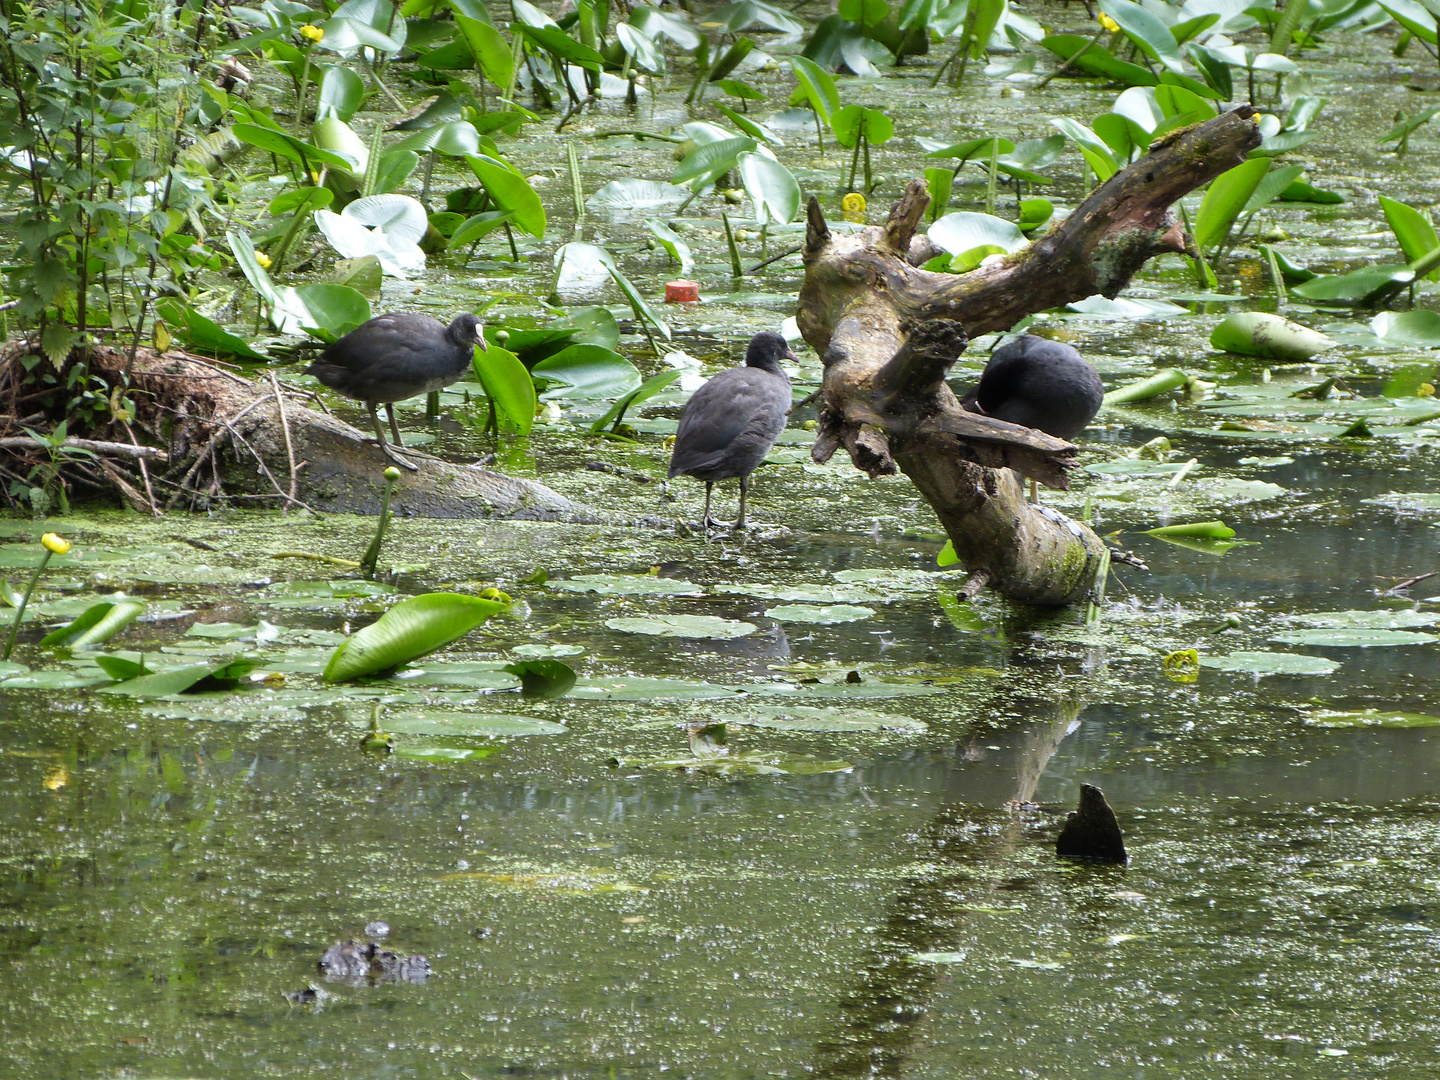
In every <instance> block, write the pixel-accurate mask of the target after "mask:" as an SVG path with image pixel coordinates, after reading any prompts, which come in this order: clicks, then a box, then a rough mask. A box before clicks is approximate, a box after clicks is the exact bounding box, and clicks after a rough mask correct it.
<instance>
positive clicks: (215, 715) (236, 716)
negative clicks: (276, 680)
mask: <svg viewBox="0 0 1440 1080" xmlns="http://www.w3.org/2000/svg"><path fill="white" fill-rule="evenodd" d="M144 711H145V712H146V713H148V714H149V715H151V716H158V717H161V718H163V719H166V720H204V721H213V722H218V723H227V724H262V723H276V722H279V723H293V722H295V721H296V720H303V719H305V714H304V713H303V712H301V711H300V710H299V709H297V708H295V707H293V706H291V705H286V704H282V703H280V702H276V701H272V700H269V696H268V695H267V694H266V693H265V692H264V691H255V692H252V693H242V694H226V695H224V696H220V697H213V698H212V697H199V698H197V700H195V701H179V702H169V701H167V702H165V703H163V704H159V705H147V706H145V709H144Z"/></svg>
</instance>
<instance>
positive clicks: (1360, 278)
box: [1290, 266, 1415, 306]
mask: <svg viewBox="0 0 1440 1080" xmlns="http://www.w3.org/2000/svg"><path fill="white" fill-rule="evenodd" d="M1414 280H1415V271H1414V270H1411V269H1410V267H1408V266H1367V267H1363V268H1362V269H1360V270H1352V271H1350V273H1348V274H1319V275H1317V276H1316V277H1314V278H1312V279H1311V280H1309V281H1306V282H1304V283H1303V284H1301V285H1297V286H1295V287H1294V288H1293V289H1291V290H1290V291H1291V292H1292V293H1293V294H1294V295H1295V296H1298V297H1300V298H1302V299H1304V300H1318V301H1329V302H1331V303H1335V304H1355V305H1362V306H1368V305H1371V304H1376V303H1379V302H1382V301H1384V300H1386V299H1388V298H1389V297H1391V296H1394V295H1396V294H1397V293H1399V292H1401V291H1402V290H1404V289H1405V288H1406V286H1408V285H1409V284H1410V283H1411V282H1412V281H1414Z"/></svg>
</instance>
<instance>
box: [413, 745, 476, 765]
mask: <svg viewBox="0 0 1440 1080" xmlns="http://www.w3.org/2000/svg"><path fill="white" fill-rule="evenodd" d="M500 749H501V748H500V747H498V746H446V745H444V744H440V745H436V744H433V743H398V744H397V745H396V746H395V747H394V748H393V749H392V750H391V753H392V755H393V756H395V757H397V758H405V759H407V760H409V761H428V762H430V763H431V764H434V765H451V764H455V763H457V762H461V761H483V760H484V759H485V758H488V757H490V756H491V755H492V754H497V753H499V752H500Z"/></svg>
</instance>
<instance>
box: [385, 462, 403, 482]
mask: <svg viewBox="0 0 1440 1080" xmlns="http://www.w3.org/2000/svg"><path fill="white" fill-rule="evenodd" d="M385 479H386V480H388V481H390V483H392V484H394V483H397V482H398V481H399V479H400V470H399V469H397V468H396V467H395V466H394V465H391V466H390V467H389V468H388V469H386V470H385Z"/></svg>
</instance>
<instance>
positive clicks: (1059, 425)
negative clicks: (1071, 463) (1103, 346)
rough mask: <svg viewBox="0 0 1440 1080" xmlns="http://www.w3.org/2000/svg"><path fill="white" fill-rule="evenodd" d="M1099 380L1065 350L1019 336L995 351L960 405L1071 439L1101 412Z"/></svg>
mask: <svg viewBox="0 0 1440 1080" xmlns="http://www.w3.org/2000/svg"><path fill="white" fill-rule="evenodd" d="M1104 396H1105V387H1104V386H1103V385H1101V382H1100V376H1099V374H1098V373H1096V371H1095V369H1094V368H1093V367H1091V366H1090V365H1089V364H1088V363H1087V362H1086V361H1085V359H1084V358H1083V357H1082V356H1081V355H1080V354H1079V353H1078V352H1076V351H1075V350H1074V349H1073V348H1071V347H1070V346H1069V345H1066V344H1064V343H1063V342H1059V341H1051V340H1049V339H1048V338H1042V337H1035V336H1034V335H1033V334H1022V335H1020V337H1018V338H1016V339H1015V340H1014V341H1010V342H1007V343H1006V344H1005V345H1003V346H1001V347H1000V348H998V349H996V350H995V352H994V353H993V354H991V357H990V362H989V363H988V364H986V365H985V371H984V372H983V373H982V374H981V376H980V383H979V385H978V386H976V387H975V389H974V390H971V391H970V393H968V394H966V395H965V397H964V398H963V399H962V400H961V402H960V404H961V405H963V406H964V407H965V408H966V409H969V410H970V411H971V412H978V413H984V414H985V415H986V416H993V417H995V418H996V419H997V420H1008V421H1009V422H1010V423H1012V424H1021V425H1023V426H1025V427H1029V428H1036V429H1038V430H1040V431H1043V432H1045V433H1046V434H1047V435H1054V436H1055V437H1056V438H1057V439H1066V440H1069V439H1073V438H1075V436H1076V435H1079V434H1080V432H1082V431H1084V430H1085V427H1086V425H1088V424H1089V423H1090V421H1091V420H1093V419H1095V414H1096V413H1097V412H1099V411H1100V402H1101V400H1102V399H1103V398H1104Z"/></svg>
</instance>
